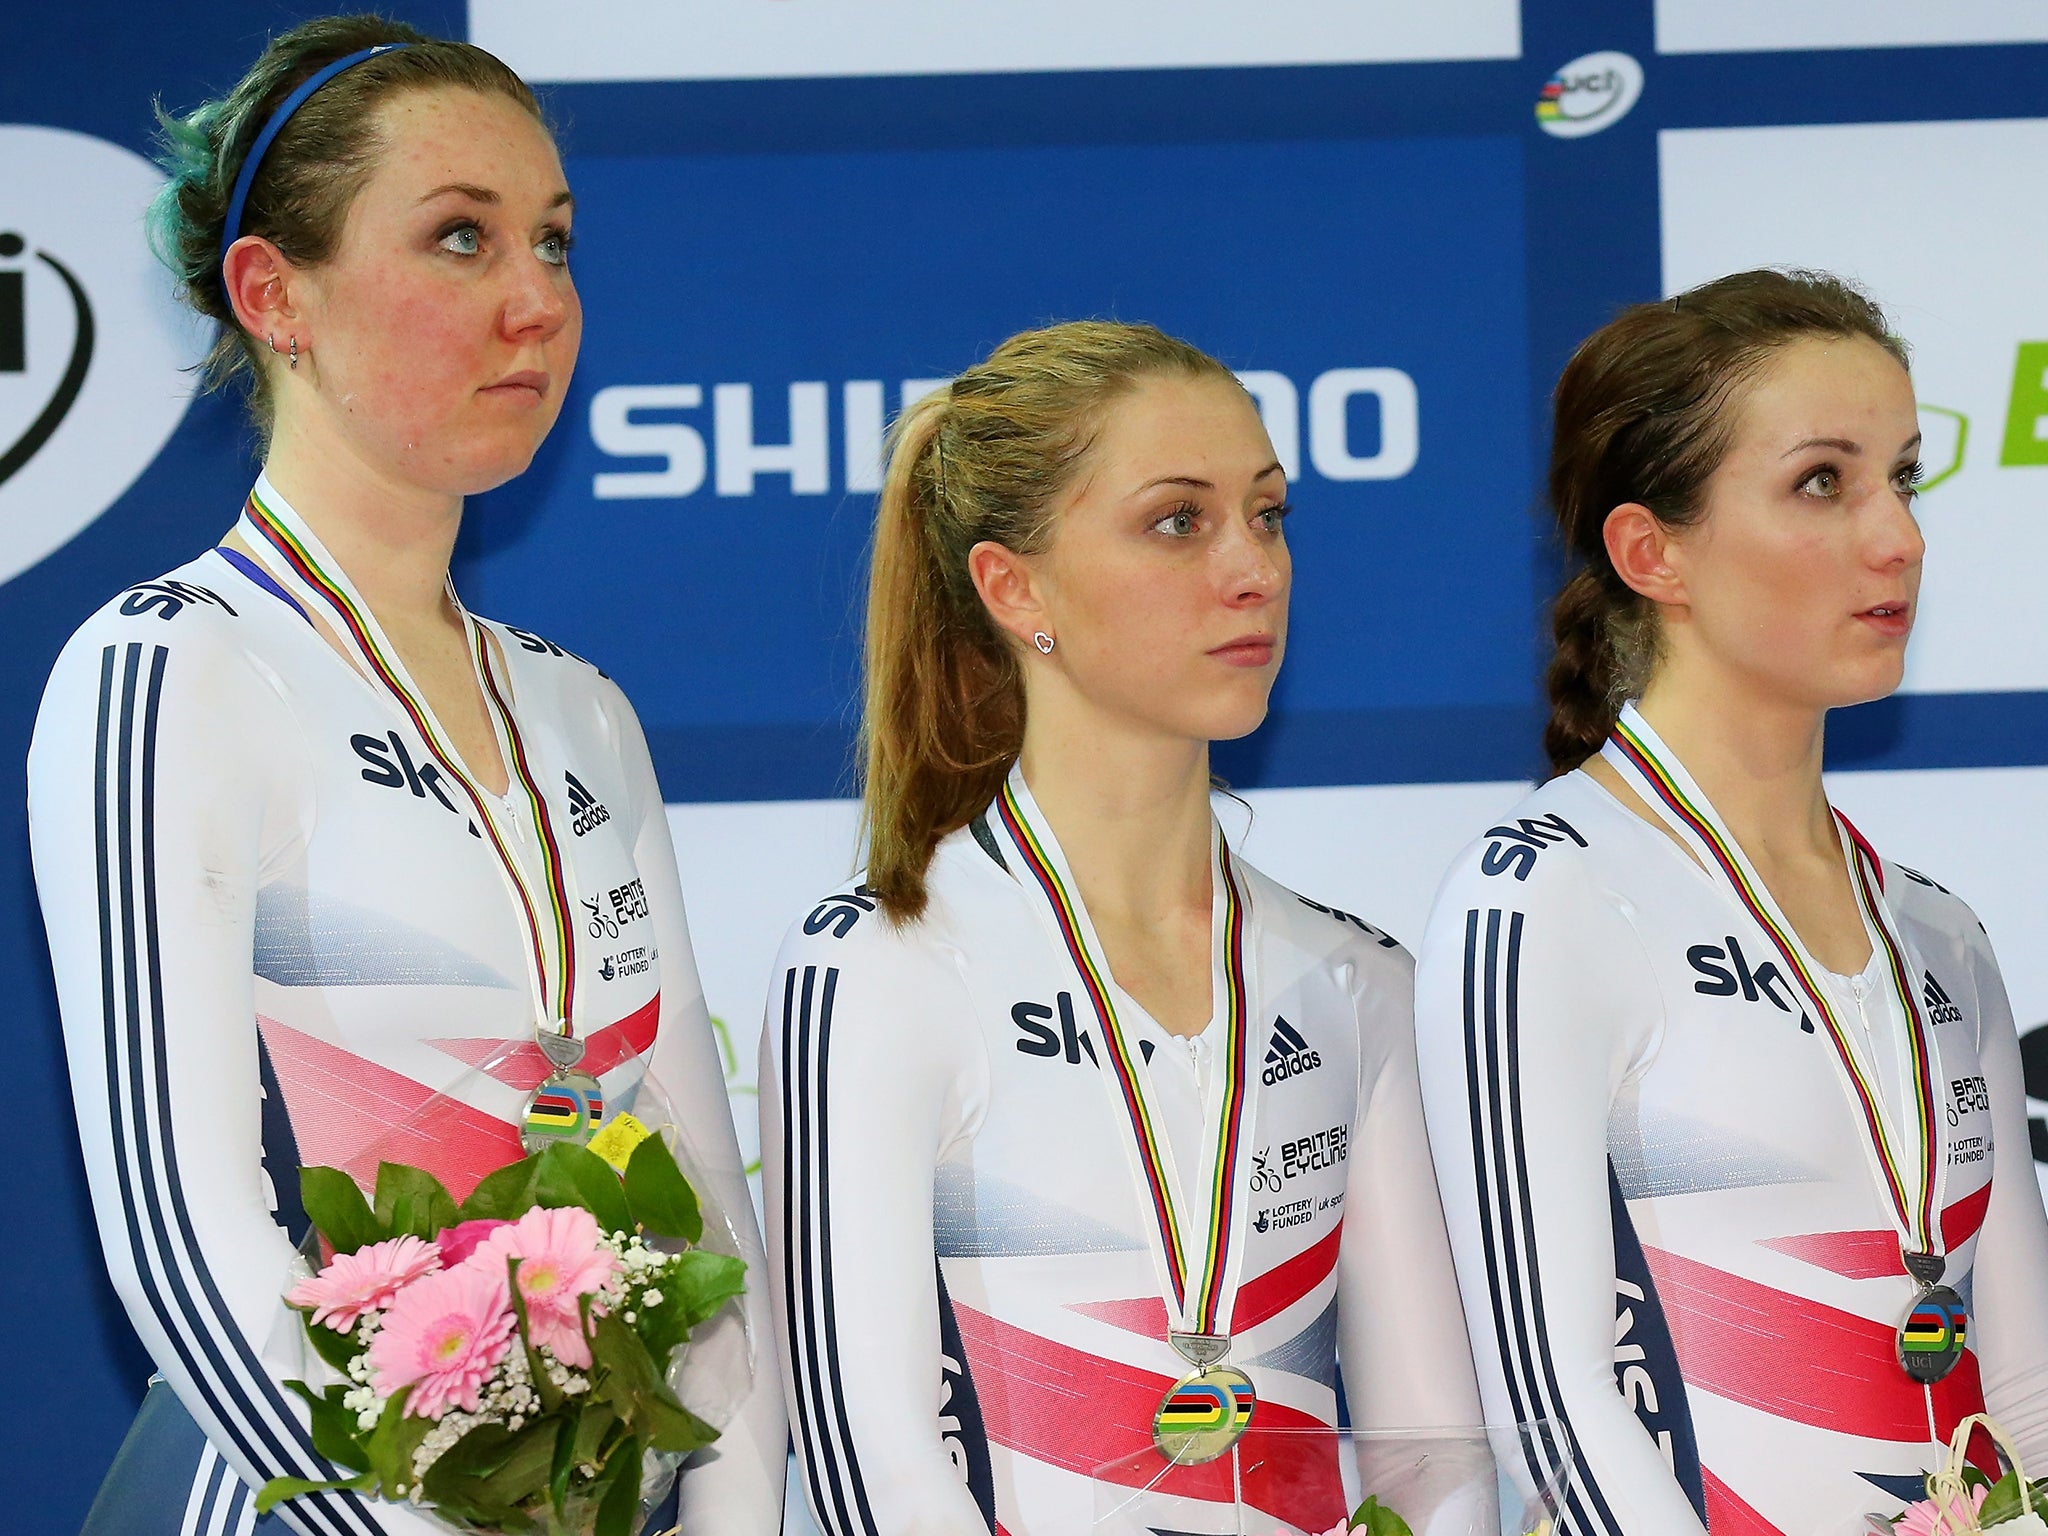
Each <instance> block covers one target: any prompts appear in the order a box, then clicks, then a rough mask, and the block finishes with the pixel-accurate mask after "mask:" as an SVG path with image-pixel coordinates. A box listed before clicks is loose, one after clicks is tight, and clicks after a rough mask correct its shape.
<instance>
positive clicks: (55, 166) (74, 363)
mask: <svg viewBox="0 0 2048 1536" xmlns="http://www.w3.org/2000/svg"><path fill="white" fill-rule="evenodd" d="M0 164H4V165H5V166H6V167H7V178H6V183H5V185H4V186H0V582H5V581H9V580H11V579H12V578H14V577H15V576H18V575H20V574H21V573H22V572H23V571H25V570H27V569H28V568H29V567H30V566H32V565H34V564H35V563H36V562H37V561H38V560H41V559H42V558H43V557H44V556H45V555H47V554H49V553H50V552H51V551H53V550H55V549H58V548H60V547H61V546H63V545H64V544H65V543H66V542H68V541H69V540H70V539H71V538H72V537H73V536H74V535H75V534H77V533H78V532H79V531H80V530H81V529H83V528H85V527H86V526H87V525H88V524H89V523H91V522H92V521H93V519H94V518H96V517H98V516H99V515H100V514H101V513H102V512H104V511H105V510H106V509H107V508H108V507H110V506H112V505H113V504H114V502H115V501H116V500H118V499H119V498H120V496H121V494H122V493H123V492H125V491H126V490H127V489H128V487H129V486H131V485H133V484H134V483H135V480H136V477H137V476H139V475H140V474H141V473H142V471H143V470H144V469H146V468H147V467H148V466H149V462H150V460H152V459H154V458H155V457H156V455H157V452H158V450H159V449H161V448H162V447H163V445H164V443H165V442H166V441H168V440H169V438H170V435H171V433H172V431H174V430H175V429H176V427H177V425H178V422H179V421H180V420H181V419H182V418H183V416H184V414H185V407H186V405H187V404H188V403H189V402H190V400H191V396H192V386H191V381H190V380H189V379H188V378H187V377H186V376H185V373H184V368H185V366H186V365H187V364H189V363H191V362H192V361H194V360H196V359H197V358H198V357H199V355H200V353H201V352H202V351H203V350H204V344H203V342H202V340H201V329H200V324H199V322H198V321H197V320H196V319H195V318H193V317H190V316H187V315H185V314H184V313H183V312H182V311H180V310H179V309H178V308H177V306H176V305H175V304H174V303H173V302H172V299H171V284H170V278H169V275H168V274H166V273H165V272H164V271H163V270H162V269H161V268H160V267H159V266H158V265H157V263H156V258H155V257H154V256H152V255H151V254H150V251H149V246H148V242H147V241H146V240H145V239H144V237H143V229H142V219H143V211H144V209H146V208H147V207H148V205H149V200H150V199H151V198H152V197H153V196H155V195H156V191H157V188H158V187H160V186H161V185H162V184H163V178H162V176H161V175H159V174H158V172H157V170H156V169H155V167H153V166H152V165H150V164H149V162H148V161H146V160H144V159H143V158H142V157H141V156H139V155H136V154H133V153H131V152H130V151H128V150H125V149H123V148H121V147H120V146H119V145H116V144H109V143H107V142H106V141H105V140H102V139H96V138H93V137H92V136H91V135H89V134H83V133H71V132H67V131H65V130H62V129H57V128H40V127H30V126H26V125H22V124H13V123H6V124H0Z"/></svg>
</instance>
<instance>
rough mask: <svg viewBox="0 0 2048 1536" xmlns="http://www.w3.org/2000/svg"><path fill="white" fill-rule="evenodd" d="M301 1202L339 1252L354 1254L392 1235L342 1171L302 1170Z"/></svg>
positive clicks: (308, 1215)
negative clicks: (359, 1249)
mask: <svg viewBox="0 0 2048 1536" xmlns="http://www.w3.org/2000/svg"><path fill="white" fill-rule="evenodd" d="M299 1203H300V1204H301V1205H303V1206H305V1208H306V1219H307V1220H309V1221H311V1222H312V1223H313V1225H314V1226H316V1227H318V1228H319V1229H320V1235H321V1236H322V1237H324V1238H326V1239H327V1243H328V1246H329V1247H331V1248H332V1249H333V1250H334V1251H335V1252H336V1253H354V1252H355V1251H356V1250H357V1249H358V1248H367V1247H369V1246H370V1244H372V1243H381V1242H383V1241H384V1239H385V1238H387V1237H389V1236H390V1235H391V1233H390V1232H389V1230H387V1229H386V1228H385V1226H384V1225H383V1224H382V1223H381V1222H379V1221H378V1220H377V1218H376V1216H375V1215H373V1214H372V1213H371V1211H370V1203H369V1202H368V1201H367V1200H365V1199H364V1198H363V1192H362V1191H361V1190H360V1189H357V1188H356V1181H355V1180H354V1179H352V1178H350V1177H349V1176H348V1175H347V1174H345V1173H343V1172H342V1171H341V1170H340V1169H339V1168H301V1169H300V1170H299Z"/></svg>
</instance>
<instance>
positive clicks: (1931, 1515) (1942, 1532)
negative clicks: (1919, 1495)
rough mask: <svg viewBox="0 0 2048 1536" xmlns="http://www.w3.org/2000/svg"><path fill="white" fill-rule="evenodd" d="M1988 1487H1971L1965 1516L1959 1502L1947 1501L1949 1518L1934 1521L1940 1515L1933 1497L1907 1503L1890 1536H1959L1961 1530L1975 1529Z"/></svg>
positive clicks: (1960, 1535)
mask: <svg viewBox="0 0 2048 1536" xmlns="http://www.w3.org/2000/svg"><path fill="white" fill-rule="evenodd" d="M1990 1492H1991V1490H1990V1489H1989V1488H1986V1487H1983V1486H1981V1485H1980V1486H1978V1487H1975V1488H1972V1489H1971V1490H1970V1498H1971V1501H1972V1502H1971V1505H1970V1510H1969V1513H1968V1515H1965V1514H1964V1512H1963V1508H1962V1506H1961V1505H1960V1504H1957V1503H1955V1502H1954V1501H1953V1500H1951V1501H1950V1503H1949V1506H1948V1518H1947V1519H1945V1520H1941V1521H1940V1524H1939V1525H1938V1526H1937V1524H1936V1521H1937V1520H1938V1519H1940V1514H1939V1511H1938V1509H1937V1508H1936V1505H1935V1502H1934V1500H1932V1499H1922V1500H1921V1501H1920V1502H1919V1503H1918V1504H1908V1505H1907V1506H1906V1512H1905V1513H1904V1514H1903V1515H1901V1516H1899V1523H1898V1524H1897V1525H1895V1526H1893V1527H1892V1536H1938V1533H1939V1536H1962V1532H1964V1531H1971V1530H1975V1529H1976V1528H1977V1520H1976V1513H1977V1511H1978V1510H1980V1509H1982V1508H1983V1507H1984V1498H1985V1495H1987V1494H1989V1493H1990Z"/></svg>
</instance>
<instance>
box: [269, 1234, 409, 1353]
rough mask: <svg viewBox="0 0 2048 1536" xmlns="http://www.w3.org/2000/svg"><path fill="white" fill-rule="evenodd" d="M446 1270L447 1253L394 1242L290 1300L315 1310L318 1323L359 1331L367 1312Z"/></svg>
mask: <svg viewBox="0 0 2048 1536" xmlns="http://www.w3.org/2000/svg"><path fill="white" fill-rule="evenodd" d="M440 1267H441V1251H440V1249H438V1248H436V1247H435V1246H434V1245H433V1244H432V1243H429V1242H426V1241H424V1240H422V1239H420V1238H417V1237H394V1238H390V1239H388V1240H387V1241H385V1242H381V1243H372V1244H370V1246H369V1247H367V1248H361V1249H358V1250H357V1251H356V1252H354V1253H338V1254H336V1255H335V1256H334V1262H333V1263H331V1264H329V1265H328V1266H327V1267H326V1268H325V1269H323V1270H321V1271H320V1273H319V1274H317V1275H314V1276H313V1277H312V1278H311V1279H308V1280H301V1281H300V1282H299V1283H298V1284H297V1285H295V1286H293V1287H292V1288H291V1290H290V1291H288V1292H287V1293H286V1294H285V1298H284V1299H285V1300H286V1301H288V1302H290V1303H291V1304H292V1305H293V1306H295V1307H311V1308H312V1309H313V1321H314V1322H316V1323H320V1324H322V1325H323V1326H325V1327H328V1328H332V1329H334V1330H336V1331H337V1332H340V1333H346V1332H348V1330H349V1329H351V1328H353V1327H355V1325H356V1321H357V1319H359V1318H360V1317H362V1315H363V1314H364V1313H365V1312H378V1311H381V1310H383V1309H384V1308H385V1307H387V1306H389V1305H390V1304H391V1298H392V1297H394V1296H396V1295H397V1294H398V1293H399V1292H400V1291H401V1290H403V1289H405V1287H406V1286H408V1285H411V1284H412V1283H413V1281H415V1280H417V1279H419V1278H420V1277H421V1276H422V1275H431V1274H432V1273H433V1272H434V1271H435V1270H437V1269H439V1268H440Z"/></svg>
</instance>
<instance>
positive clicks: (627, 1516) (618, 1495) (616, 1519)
mask: <svg viewBox="0 0 2048 1536" xmlns="http://www.w3.org/2000/svg"><path fill="white" fill-rule="evenodd" d="M643 1145H644V1143H643ZM608 1465H609V1466H610V1467H612V1468H615V1469H616V1470H615V1471H614V1472H613V1474H612V1482H611V1486H610V1487H609V1488H607V1489H605V1491H604V1499H603V1501H602V1502H601V1503H600V1504H599V1505H598V1506H597V1527H596V1530H595V1532H594V1536H633V1517H634V1516H635V1515H637V1514H639V1513H640V1442H639V1441H638V1440H633V1439H628V1440H627V1441H626V1442H625V1443H624V1444H622V1445H621V1446H620V1447H619V1448H618V1449H617V1450H615V1451H613V1452H612V1458H611V1461H610V1463H609V1464H608Z"/></svg>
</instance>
